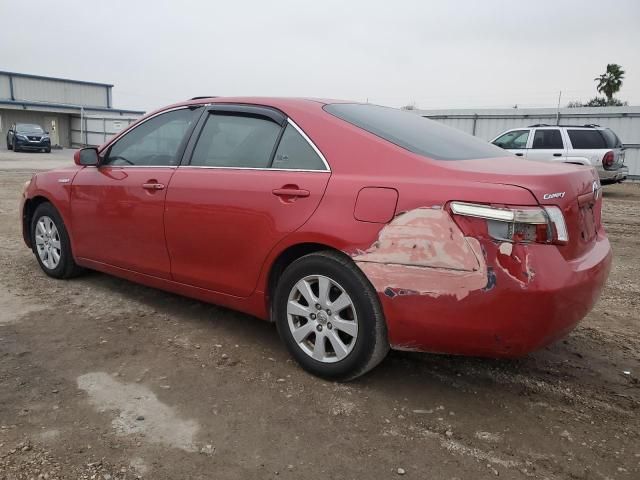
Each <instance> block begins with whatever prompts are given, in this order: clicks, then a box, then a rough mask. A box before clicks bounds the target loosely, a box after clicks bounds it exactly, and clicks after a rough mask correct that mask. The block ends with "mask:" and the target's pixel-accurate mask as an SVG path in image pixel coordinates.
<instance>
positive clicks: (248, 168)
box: [178, 165, 331, 173]
mask: <svg viewBox="0 0 640 480" xmlns="http://www.w3.org/2000/svg"><path fill="white" fill-rule="evenodd" d="M178 168H209V169H212V170H261V171H264V172H312V173H331V171H330V170H308V169H304V168H268V167H210V166H206V165H178Z"/></svg>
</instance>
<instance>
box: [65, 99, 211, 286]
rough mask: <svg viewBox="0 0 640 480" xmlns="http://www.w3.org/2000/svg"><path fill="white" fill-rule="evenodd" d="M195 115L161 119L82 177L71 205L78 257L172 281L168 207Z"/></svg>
mask: <svg viewBox="0 0 640 480" xmlns="http://www.w3.org/2000/svg"><path fill="white" fill-rule="evenodd" d="M198 113H199V112H198ZM196 115H197V113H196V112H195V111H192V110H190V109H188V108H183V109H178V110H173V111H169V112H166V113H162V114H159V115H156V116H154V117H152V118H151V119H149V120H146V121H145V122H143V123H141V124H139V125H138V126H137V127H135V128H134V129H133V130H131V131H129V132H128V133H126V134H125V135H124V136H123V137H121V138H120V139H118V140H117V141H116V142H115V143H113V144H112V145H110V146H109V147H108V148H107V149H106V150H105V151H104V152H101V156H103V159H102V161H101V165H100V166H99V167H97V168H96V167H85V168H83V169H82V170H81V171H80V172H78V174H77V175H76V177H75V178H74V181H73V186H72V199H71V214H72V219H71V221H72V225H73V227H72V228H73V233H74V249H75V254H76V255H77V256H78V257H80V258H86V259H89V260H94V261H98V262H102V263H105V264H109V265H113V266H116V267H120V268H125V269H128V270H132V271H135V272H139V273H145V274H148V275H153V276H157V277H161V278H170V275H171V274H170V271H171V267H170V262H169V255H168V253H167V248H166V242H165V235H164V220H163V215H164V203H165V197H166V194H167V186H168V185H169V182H170V180H171V177H172V175H173V174H174V172H175V168H176V165H177V164H178V163H179V157H180V155H181V149H183V146H184V142H185V140H186V137H187V134H188V132H189V131H190V126H191V125H192V124H193V122H194V120H195V118H196Z"/></svg>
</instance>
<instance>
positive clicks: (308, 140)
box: [285, 117, 331, 172]
mask: <svg viewBox="0 0 640 480" xmlns="http://www.w3.org/2000/svg"><path fill="white" fill-rule="evenodd" d="M287 122H289V125H291V126H292V127H293V128H295V129H296V130H297V131H298V133H299V134H300V135H302V137H303V138H304V139H305V140H306V141H307V143H308V144H309V145H310V146H311V148H313V150H314V151H315V152H316V153H317V154H318V156H319V157H320V158H321V159H322V162H323V163H324V166H325V167H326V169H327V170H326V171H327V172H331V167H330V166H329V162H327V159H326V158H324V155H323V154H322V152H321V151H320V149H319V148H318V147H316V144H315V143H313V142H312V141H311V139H310V138H309V137H308V136H307V134H306V133H304V131H303V130H302V129H301V128H300V127H299V126H298V125H297V124H296V122H294V121H293V120H291V118H289V117H287ZM285 170H287V169H285ZM288 170H294V169H288ZM311 171H313V172H322V171H324V170H311Z"/></svg>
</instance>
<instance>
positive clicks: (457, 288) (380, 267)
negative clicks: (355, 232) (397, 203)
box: [353, 208, 487, 300]
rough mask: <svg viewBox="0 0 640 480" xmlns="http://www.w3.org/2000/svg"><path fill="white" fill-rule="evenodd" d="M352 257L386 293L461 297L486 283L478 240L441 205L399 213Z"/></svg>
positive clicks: (377, 287)
mask: <svg viewBox="0 0 640 480" xmlns="http://www.w3.org/2000/svg"><path fill="white" fill-rule="evenodd" d="M353 259H354V260H355V262H356V264H357V265H358V266H359V267H360V269H361V270H362V271H363V272H364V273H365V275H367V277H368V278H369V280H370V281H371V283H373V285H374V287H375V288H376V289H377V290H378V291H380V292H385V293H386V294H387V295H388V296H390V297H395V296H396V295H398V296H402V295H415V294H420V295H429V296H433V297H439V296H441V295H453V296H455V297H456V298H457V299H458V300H460V299H462V298H464V297H466V296H467V295H468V294H469V292H471V291H473V290H480V289H482V288H484V287H486V285H487V266H486V261H485V259H484V256H483V254H482V248H481V246H480V243H479V242H478V240H476V239H475V238H470V237H465V236H464V235H463V234H462V232H461V231H460V229H459V228H458V226H457V225H456V224H455V223H454V222H453V220H452V219H451V217H450V216H449V214H448V213H447V212H445V211H444V210H441V209H431V208H418V209H416V210H411V211H409V212H406V213H403V214H401V215H398V216H397V217H396V218H395V219H394V220H393V221H392V222H391V223H389V224H388V225H387V226H385V227H384V228H383V229H382V230H381V231H380V234H379V236H378V240H377V241H376V242H375V243H374V244H373V245H372V246H371V247H370V248H369V249H367V250H366V251H365V252H359V253H357V254H356V255H354V256H353Z"/></svg>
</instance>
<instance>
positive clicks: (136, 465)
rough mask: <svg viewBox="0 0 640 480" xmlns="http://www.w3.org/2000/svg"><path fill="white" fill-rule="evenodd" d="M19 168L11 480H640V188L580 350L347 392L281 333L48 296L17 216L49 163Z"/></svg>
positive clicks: (68, 293)
mask: <svg viewBox="0 0 640 480" xmlns="http://www.w3.org/2000/svg"><path fill="white" fill-rule="evenodd" d="M11 155H13V152H0V241H2V245H3V248H2V249H0V271H1V272H2V274H1V275H0V479H32V478H34V479H38V478H48V479H59V478H69V479H78V478H83V479H84V478H86V479H98V480H101V479H106V480H108V479H132V478H138V477H140V478H149V479H182V478H185V479H186V478H189V479H209V478H224V479H227V478H229V479H236V478H237V479H251V478H255V479H264V478H284V479H287V478H290V479H299V478H305V479H306V478H309V479H321V478H345V479H350V478H353V479H360V478H376V479H378V478H396V477H399V476H404V477H405V478H421V479H423V478H432V479H441V478H446V479H453V478H458V479H468V478H473V479H485V478H495V477H496V476H498V475H499V476H500V477H502V478H514V479H524V478H572V479H607V478H609V479H614V478H616V479H617V478H620V479H635V478H640V477H639V476H640V439H639V437H640V415H639V409H638V406H639V405H640V389H639V382H638V378H639V377H640V326H639V325H638V320H639V319H640V308H639V303H640V301H639V294H640V273H638V272H639V270H640V255H639V254H638V248H639V246H640V239H639V236H640V235H639V234H640V185H638V184H623V185H617V186H612V187H605V194H604V195H605V207H604V210H605V211H604V218H605V222H606V225H607V229H608V231H609V234H610V237H611V240H612V242H613V247H614V250H615V259H614V268H613V271H612V274H611V277H610V279H609V282H608V285H607V288H606V290H605V292H604V294H603V296H602V298H601V300H600V302H599V303H598V304H597V306H596V307H595V309H594V311H593V312H592V313H591V314H589V316H588V317H587V318H586V319H585V321H584V322H583V323H582V324H581V325H580V326H579V327H578V328H577V329H576V330H575V331H574V332H573V333H572V334H571V335H570V336H569V337H568V338H567V339H566V340H564V341H561V342H559V343H557V344H555V345H553V346H551V347H549V348H547V349H545V350H543V351H541V352H538V353H536V354H533V355H529V356H528V357H526V358H524V359H520V360H517V361H494V360H486V359H476V358H460V357H449V356H441V355H440V356H437V355H427V354H412V353H400V352H392V353H391V354H390V355H389V357H388V358H387V359H386V360H385V361H384V362H383V363H382V364H381V365H380V367H378V368H377V369H376V370H375V371H374V372H372V373H371V374H369V375H367V376H365V377H364V378H362V379H360V380H358V381H356V382H353V383H350V384H346V385H341V384H334V383H328V382H324V381H321V380H318V379H316V378H313V377H311V376H309V375H307V374H305V373H304V372H303V371H301V370H300V369H299V368H298V367H297V366H296V365H295V364H294V363H293V362H292V361H291V360H290V359H289V357H288V355H287V353H286V352H285V350H284V348H283V346H281V344H280V342H279V340H278V337H277V334H276V331H275V328H274V327H273V326H272V325H269V324H267V323H266V322H261V321H259V320H256V319H254V318H251V317H249V316H246V315H242V314H239V313H236V312H233V311H231V310H227V309H224V308H220V307H216V306H213V305H207V304H204V303H201V302H197V301H194V300H189V299H185V298H181V297H178V296H175V295H171V294H167V293H163V292H160V291H157V290H153V289H150V288H145V287H142V286H139V285H135V284H132V283H129V282H127V281H124V280H119V279H116V278H113V277H109V276H107V275H103V274H98V273H88V274H86V275H84V276H82V277H80V278H77V279H74V280H71V281H56V280H53V279H50V278H48V277H46V276H45V275H44V274H43V273H42V272H41V271H40V269H39V268H38V265H37V263H36V261H35V259H34V257H33V255H32V254H31V252H29V251H28V250H27V249H26V248H25V246H24V245H23V243H22V241H21V237H20V231H19V224H18V217H17V213H16V209H17V206H18V196H19V192H20V189H21V187H22V184H23V183H24V181H25V180H27V179H28V178H29V175H30V173H29V170H31V169H35V168H42V165H41V164H37V163H36V162H40V161H41V160H42V159H41V157H43V156H44V155H45V154H35V155H34V156H33V157H25V159H23V160H21V161H20V164H19V167H16V165H17V161H16V159H15V158H13V157H11ZM65 155H66V156H65ZM69 155H70V153H69V152H67V153H66V154H63V155H62V156H61V157H60V158H59V159H57V160H56V161H58V162H62V163H64V162H68V161H69V158H70V157H69ZM8 157H11V158H8ZM6 165H12V167H6Z"/></svg>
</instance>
